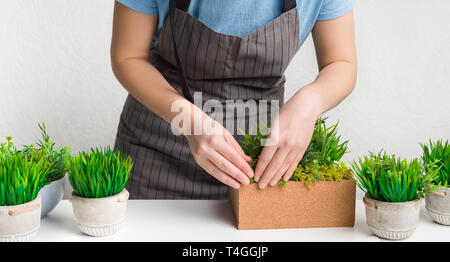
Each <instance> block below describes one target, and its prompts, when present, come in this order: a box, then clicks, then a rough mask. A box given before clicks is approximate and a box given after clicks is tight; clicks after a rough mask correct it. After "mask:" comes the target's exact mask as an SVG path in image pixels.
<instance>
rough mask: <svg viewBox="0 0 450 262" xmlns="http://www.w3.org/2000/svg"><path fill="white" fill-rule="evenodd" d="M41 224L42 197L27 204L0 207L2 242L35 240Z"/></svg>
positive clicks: (0, 237) (0, 239) (0, 235)
mask: <svg viewBox="0 0 450 262" xmlns="http://www.w3.org/2000/svg"><path fill="white" fill-rule="evenodd" d="M40 224H41V195H40V194H38V196H37V197H36V199H34V200H33V201H30V202H28V203H25V204H21V205H16V206H0V242H21V241H30V240H31V239H33V238H34V237H35V236H36V234H37V231H38V229H39V226H40Z"/></svg>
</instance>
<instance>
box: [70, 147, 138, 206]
mask: <svg viewBox="0 0 450 262" xmlns="http://www.w3.org/2000/svg"><path fill="white" fill-rule="evenodd" d="M66 166H67V169H68V173H69V180H70V184H71V185H72V188H73V191H74V193H75V195H77V196H80V197H84V198H102V197H109V196H113V195H116V194H118V193H120V192H122V190H123V189H124V188H125V186H126V184H127V182H128V179H129V177H130V172H131V168H132V166H133V163H132V160H131V157H126V156H124V155H122V153H120V152H119V151H113V150H111V148H110V147H106V148H101V147H99V148H95V149H91V150H90V151H89V152H80V153H78V154H76V155H74V156H72V157H69V158H68V159H67V161H66Z"/></svg>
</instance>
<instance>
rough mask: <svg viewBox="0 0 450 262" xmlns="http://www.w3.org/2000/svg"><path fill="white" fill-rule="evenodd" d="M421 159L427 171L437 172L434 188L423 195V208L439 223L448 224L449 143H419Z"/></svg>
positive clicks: (449, 208) (449, 202)
mask: <svg viewBox="0 0 450 262" xmlns="http://www.w3.org/2000/svg"><path fill="white" fill-rule="evenodd" d="M421 146H422V150H423V154H422V161H423V164H424V166H425V168H426V169H427V171H428V172H437V177H436V179H435V180H434V181H433V184H434V186H435V187H436V188H435V190H431V191H430V194H427V195H425V208H426V209H427V212H428V214H429V215H430V217H431V218H432V219H433V220H434V221H436V222H437V223H439V224H442V225H450V190H449V189H448V186H449V184H450V177H449V175H450V145H449V143H448V140H447V141H445V143H444V142H443V141H442V140H437V141H435V142H433V141H431V140H430V141H429V144H421Z"/></svg>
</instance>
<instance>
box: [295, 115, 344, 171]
mask: <svg viewBox="0 0 450 262" xmlns="http://www.w3.org/2000/svg"><path fill="white" fill-rule="evenodd" d="M325 120H326V118H325V119H323V118H319V119H318V120H317V121H316V125H315V126H314V132H313V135H312V137H311V142H310V143H309V146H308V149H306V152H305V155H304V156H303V159H302V161H300V163H301V164H302V165H303V166H306V165H308V164H310V163H312V162H314V161H318V163H319V165H329V164H332V163H334V162H336V161H340V160H341V158H342V157H343V156H344V154H345V153H347V152H348V140H347V141H344V142H341V136H339V135H338V134H337V127H338V123H336V124H334V125H331V126H329V127H327V126H326V124H325Z"/></svg>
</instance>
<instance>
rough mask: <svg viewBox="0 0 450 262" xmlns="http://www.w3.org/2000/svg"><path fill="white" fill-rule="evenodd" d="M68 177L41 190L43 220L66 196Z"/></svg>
mask: <svg viewBox="0 0 450 262" xmlns="http://www.w3.org/2000/svg"><path fill="white" fill-rule="evenodd" d="M65 185H66V177H62V178H60V179H58V180H55V181H53V182H51V183H50V184H48V185H46V186H44V188H42V190H41V197H42V208H41V218H43V217H45V216H47V215H48V213H50V212H51V211H52V210H53V209H55V207H56V206H57V205H58V204H59V202H60V201H61V199H62V198H63V195H64V188H65Z"/></svg>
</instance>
